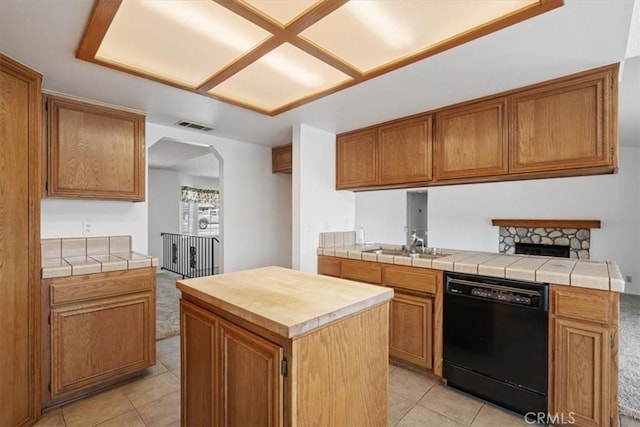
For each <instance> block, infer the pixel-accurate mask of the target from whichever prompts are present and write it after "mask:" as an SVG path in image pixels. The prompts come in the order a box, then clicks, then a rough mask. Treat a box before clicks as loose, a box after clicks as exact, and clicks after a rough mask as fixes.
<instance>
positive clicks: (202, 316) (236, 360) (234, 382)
mask: <svg viewBox="0 0 640 427" xmlns="http://www.w3.org/2000/svg"><path fill="white" fill-rule="evenodd" d="M180 309H181V316H182V324H183V326H182V333H183V335H182V349H183V363H182V373H181V375H182V378H183V384H184V387H182V393H183V395H182V399H183V401H184V402H186V404H185V405H183V406H182V425H224V426H228V425H232V426H235V425H238V426H241V425H246V426H258V425H259V426H278V425H282V424H283V422H282V421H283V420H282V418H283V411H282V402H283V397H284V396H283V394H284V384H283V377H282V373H281V361H282V360H283V351H284V350H283V348H282V347H281V346H279V345H277V344H274V343H272V342H270V341H268V340H266V339H264V338H262V337H260V336H258V335H256V334H254V333H252V332H250V331H248V330H246V329H243V328H241V327H238V326H236V325H234V324H232V323H230V322H227V321H225V320H223V319H221V318H220V317H218V316H216V315H214V314H212V313H209V312H207V311H206V310H203V309H202V308H200V307H198V306H196V305H194V304H191V303H189V302H185V301H184V300H181V301H180ZM195 343H198V348H199V350H198V351H197V352H196V351H193V350H192V349H193V348H194V345H195Z"/></svg>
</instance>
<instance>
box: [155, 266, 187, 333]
mask: <svg viewBox="0 0 640 427" xmlns="http://www.w3.org/2000/svg"><path fill="white" fill-rule="evenodd" d="M181 278H182V276H179V275H177V274H173V273H169V272H168V271H160V272H158V274H157V276H156V290H157V293H156V339H157V340H160V339H162V338H169V337H173V336H175V335H178V334H180V304H179V301H180V291H179V290H177V289H176V280H177V279H181Z"/></svg>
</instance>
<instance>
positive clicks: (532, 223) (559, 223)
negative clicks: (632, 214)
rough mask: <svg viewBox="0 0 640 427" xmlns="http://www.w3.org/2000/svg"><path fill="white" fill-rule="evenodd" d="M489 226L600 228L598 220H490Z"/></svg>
mask: <svg viewBox="0 0 640 427" xmlns="http://www.w3.org/2000/svg"><path fill="white" fill-rule="evenodd" d="M491 224H493V225H498V226H501V227H526V228H536V227H540V228H600V220H599V219H492V220H491Z"/></svg>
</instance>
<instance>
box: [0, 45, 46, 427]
mask: <svg viewBox="0 0 640 427" xmlns="http://www.w3.org/2000/svg"><path fill="white" fill-rule="evenodd" d="M41 82H42V75H41V74H40V73H38V72H36V71H34V70H31V69H29V68H27V67H25V66H24V65H22V64H20V63H18V62H17V61H14V60H13V59H11V58H9V57H7V56H4V55H3V54H2V53H0V195H1V196H0V254H2V255H0V304H2V308H0V325H2V327H1V328H0V349H1V350H0V352H1V353H2V356H1V357H0V360H1V362H0V378H1V380H0V426H16V425H32V424H33V423H34V422H35V421H36V420H37V419H38V418H39V416H40V397H39V395H40V393H39V391H40V363H41V355H40V350H39V348H40V289H39V283H40V172H41V167H40V154H41V141H40V139H41V138H40V135H41V134H40V132H41V130H42V123H41V118H42V115H41V114H40V108H41V107H40V84H41Z"/></svg>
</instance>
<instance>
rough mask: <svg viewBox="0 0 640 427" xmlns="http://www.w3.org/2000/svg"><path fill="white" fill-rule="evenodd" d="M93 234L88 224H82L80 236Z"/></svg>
mask: <svg viewBox="0 0 640 427" xmlns="http://www.w3.org/2000/svg"><path fill="white" fill-rule="evenodd" d="M92 233H93V227H92V226H91V223H90V222H82V235H83V236H91V234H92Z"/></svg>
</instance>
